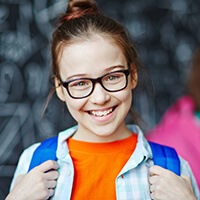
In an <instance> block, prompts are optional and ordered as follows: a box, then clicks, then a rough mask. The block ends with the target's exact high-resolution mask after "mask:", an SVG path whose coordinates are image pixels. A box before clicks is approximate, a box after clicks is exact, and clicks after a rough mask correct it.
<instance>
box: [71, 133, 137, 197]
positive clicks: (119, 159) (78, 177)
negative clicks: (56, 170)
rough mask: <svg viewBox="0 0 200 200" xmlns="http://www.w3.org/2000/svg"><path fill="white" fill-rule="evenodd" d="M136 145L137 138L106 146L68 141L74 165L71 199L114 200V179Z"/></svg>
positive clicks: (129, 138) (132, 137) (103, 144)
mask: <svg viewBox="0 0 200 200" xmlns="http://www.w3.org/2000/svg"><path fill="white" fill-rule="evenodd" d="M136 143H137V135H136V134H132V135H131V136H130V137H128V138H126V139H123V140H119V141H115V142H108V143H91V142H83V141H78V140H74V139H72V138H69V139H68V140H67V144H68V146H69V150H70V155H71V157H72V160H73V164H74V182H73V189H72V196H71V199H72V200H83V199H87V200H90V199H91V200H102V199H110V200H113V199H116V190H115V180H116V178H117V175H118V174H119V172H120V171H121V170H122V168H123V166H124V165H125V163H126V162H127V161H128V159H129V158H130V156H131V155H132V153H133V151H134V150H135V146H136Z"/></svg>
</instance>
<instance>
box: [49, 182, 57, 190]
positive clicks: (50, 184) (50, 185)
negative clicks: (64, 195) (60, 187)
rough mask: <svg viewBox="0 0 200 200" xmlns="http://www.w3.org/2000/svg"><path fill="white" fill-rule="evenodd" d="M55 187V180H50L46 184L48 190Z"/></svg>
mask: <svg viewBox="0 0 200 200" xmlns="http://www.w3.org/2000/svg"><path fill="white" fill-rule="evenodd" d="M56 185H57V181H55V180H51V181H48V182H47V188H48V189H54V188H55V187H56Z"/></svg>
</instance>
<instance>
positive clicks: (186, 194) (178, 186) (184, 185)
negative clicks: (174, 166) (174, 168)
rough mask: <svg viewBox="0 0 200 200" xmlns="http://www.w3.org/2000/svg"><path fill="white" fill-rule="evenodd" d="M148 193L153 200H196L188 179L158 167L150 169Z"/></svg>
mask: <svg viewBox="0 0 200 200" xmlns="http://www.w3.org/2000/svg"><path fill="white" fill-rule="evenodd" d="M149 183H150V193H151V198H152V199H154V200H169V199H170V200H179V199H180V200H182V199H187V200H196V197H195V195H194V192H193V188H192V184H191V181H190V178H189V177H187V176H177V175H176V174H174V173H173V172H171V171H169V170H166V169H164V168H162V167H159V166H156V165H155V166H152V167H151V168H150V178H149Z"/></svg>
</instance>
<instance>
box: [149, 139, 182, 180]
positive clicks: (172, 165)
mask: <svg viewBox="0 0 200 200" xmlns="http://www.w3.org/2000/svg"><path fill="white" fill-rule="evenodd" d="M149 144H150V146H151V150H152V153H153V162H154V164H155V165H159V166H161V167H163V168H165V169H168V170H170V171H172V172H174V173H175V174H177V175H179V176H180V159H179V157H178V154H177V152H176V150H175V149H174V148H171V147H168V146H164V145H160V144H157V143H154V142H149Z"/></svg>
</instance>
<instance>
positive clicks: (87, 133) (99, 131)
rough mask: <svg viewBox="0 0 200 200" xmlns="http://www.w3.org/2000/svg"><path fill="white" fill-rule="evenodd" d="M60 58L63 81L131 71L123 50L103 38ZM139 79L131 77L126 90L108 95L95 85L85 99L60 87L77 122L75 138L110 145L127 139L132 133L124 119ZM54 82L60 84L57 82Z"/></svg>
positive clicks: (77, 46) (69, 49)
mask: <svg viewBox="0 0 200 200" xmlns="http://www.w3.org/2000/svg"><path fill="white" fill-rule="evenodd" d="M60 58H61V59H60V62H59V67H60V77H61V79H62V81H64V82H65V81H69V80H74V79H77V78H98V77H100V76H103V75H104V74H107V73H109V72H114V71H117V70H125V69H128V66H127V61H126V58H125V56H124V55H123V53H122V51H121V49H120V48H119V47H118V46H117V45H115V44H114V43H111V42H110V41H109V40H108V39H105V38H102V37H96V38H95V39H91V40H84V41H80V42H77V43H74V44H72V45H70V46H67V47H64V48H63V52H62V54H61V56H60ZM111 78H112V77H111ZM136 80H137V74H136V73H135V80H131V76H130V75H129V76H128V85H127V87H126V88H125V89H123V90H121V91H117V92H108V91H106V90H105V89H104V88H103V87H102V86H101V84H100V83H96V84H95V86H94V90H93V92H92V94H91V95H89V96H88V97H85V98H82V99H74V98H72V97H70V96H69V94H68V92H67V90H66V88H64V87H63V86H62V85H61V86H59V87H57V89H56V92H57V95H58V97H59V98H60V99H61V100H62V101H64V102H66V105H67V107H68V110H69V111H70V113H71V115H72V116H73V117H74V119H75V120H76V121H77V123H78V130H77V132H76V133H75V135H74V136H73V137H74V138H75V139H78V140H82V141H90V142H109V141H115V140H119V139H123V138H126V137H128V136H129V135H130V134H131V133H130V132H129V131H128V129H127V128H126V126H125V122H124V120H125V117H126V115H127V113H128V111H129V109H130V106H131V103H132V89H133V88H134V87H135V86H136V84H137V83H136V82H137V81H136ZM55 81H56V85H58V80H57V79H56V80H55ZM79 84H82V83H79Z"/></svg>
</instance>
